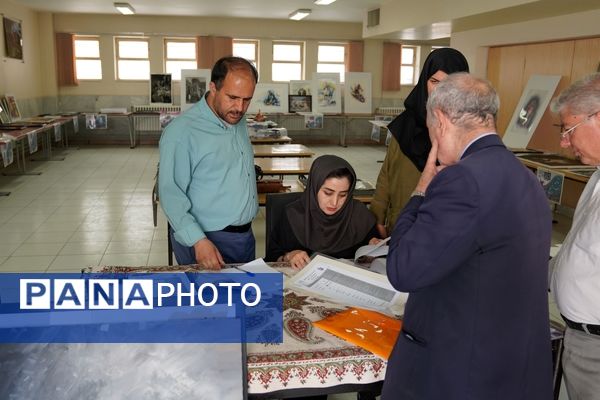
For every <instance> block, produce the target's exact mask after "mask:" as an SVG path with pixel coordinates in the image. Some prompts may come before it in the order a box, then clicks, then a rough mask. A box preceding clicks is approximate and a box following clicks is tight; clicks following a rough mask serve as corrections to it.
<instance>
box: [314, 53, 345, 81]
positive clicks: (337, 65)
mask: <svg viewBox="0 0 600 400" xmlns="http://www.w3.org/2000/svg"><path fill="white" fill-rule="evenodd" d="M317 57H318V58H317V72H339V74H340V82H344V73H345V72H346V63H345V61H346V46H345V45H343V44H319V49H318V55H317Z"/></svg>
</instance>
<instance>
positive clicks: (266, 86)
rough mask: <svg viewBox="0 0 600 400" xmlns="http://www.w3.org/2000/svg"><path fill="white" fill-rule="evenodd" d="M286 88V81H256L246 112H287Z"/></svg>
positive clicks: (287, 88)
mask: <svg viewBox="0 0 600 400" xmlns="http://www.w3.org/2000/svg"><path fill="white" fill-rule="evenodd" d="M288 90H289V87H288V84H287V83H257V84H256V89H254V96H253V97H252V102H251V103H250V107H248V112H249V113H257V112H258V111H260V112H261V113H286V112H288Z"/></svg>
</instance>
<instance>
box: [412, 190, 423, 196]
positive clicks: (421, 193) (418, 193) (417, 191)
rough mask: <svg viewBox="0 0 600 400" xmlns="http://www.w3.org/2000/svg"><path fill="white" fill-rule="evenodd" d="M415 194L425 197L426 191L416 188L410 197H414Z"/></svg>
mask: <svg viewBox="0 0 600 400" xmlns="http://www.w3.org/2000/svg"><path fill="white" fill-rule="evenodd" d="M414 196H420V197H425V192H421V191H420V190H414V191H413V192H412V193H411V194H410V197H414Z"/></svg>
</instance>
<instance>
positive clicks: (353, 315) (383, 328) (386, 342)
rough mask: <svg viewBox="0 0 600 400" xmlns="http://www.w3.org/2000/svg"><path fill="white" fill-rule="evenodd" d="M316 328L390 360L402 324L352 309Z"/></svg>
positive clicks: (359, 309) (317, 322)
mask: <svg viewBox="0 0 600 400" xmlns="http://www.w3.org/2000/svg"><path fill="white" fill-rule="evenodd" d="M313 325H314V326H317V327H319V328H321V329H323V330H324V331H326V332H329V333H331V334H334V335H335V336H337V337H339V338H341V339H344V340H346V341H348V342H350V343H354V344H355V345H357V346H360V347H362V348H363V349H365V350H368V351H370V352H371V353H373V354H376V355H378V356H379V357H382V358H385V359H386V360H387V359H388V358H390V354H391V353H392V349H393V348H394V344H395V343H396V339H397V338H398V335H399V334H400V329H401V328H402V321H401V320H399V319H395V318H391V317H388V316H387V315H384V314H381V313H378V312H377V311H370V310H365V309H362V308H354V307H352V308H349V309H347V310H345V311H342V312H340V313H337V314H334V315H330V316H329V317H327V318H324V319H322V320H320V321H316V322H313Z"/></svg>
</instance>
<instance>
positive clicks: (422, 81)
mask: <svg viewBox="0 0 600 400" xmlns="http://www.w3.org/2000/svg"><path fill="white" fill-rule="evenodd" d="M438 71H444V72H445V73H447V74H451V73H453V72H469V64H468V63H467V59H466V58H465V56H463V55H462V53H461V52H459V51H458V50H454V49H451V48H442V49H436V50H434V51H432V52H431V53H429V56H427V59H426V60H425V64H424V65H423V70H422V71H421V75H420V76H419V82H417V85H416V86H415V87H414V89H413V90H412V92H410V94H409V95H408V97H407V98H406V100H405V101H404V107H405V109H406V110H405V111H404V112H403V113H402V114H400V115H398V116H397V117H396V118H395V119H394V120H393V121H392V122H390V123H389V125H388V129H389V130H390V132H391V133H392V135H393V136H394V138H395V139H396V140H397V141H398V143H399V144H400V148H401V149H402V152H403V153H404V154H405V155H406V156H407V157H408V158H409V159H410V160H411V161H412V162H413V164H415V166H416V167H417V168H418V169H419V171H423V168H424V167H425V162H426V161H427V156H428V155H429V150H431V140H430V139H429V130H428V129H427V124H426V118H427V111H426V107H425V106H426V104H427V98H428V94H427V80H428V79H429V78H431V76H432V75H433V74H435V73H436V72H438Z"/></svg>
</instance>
